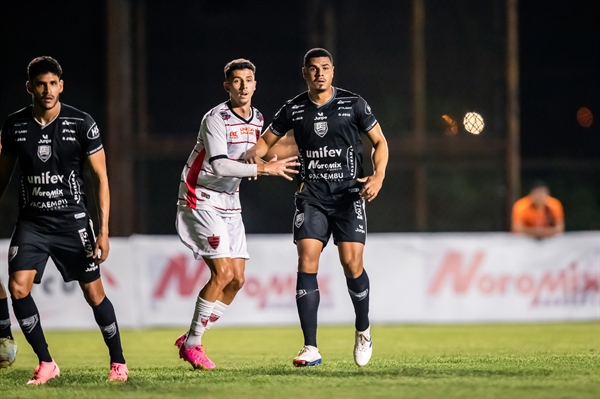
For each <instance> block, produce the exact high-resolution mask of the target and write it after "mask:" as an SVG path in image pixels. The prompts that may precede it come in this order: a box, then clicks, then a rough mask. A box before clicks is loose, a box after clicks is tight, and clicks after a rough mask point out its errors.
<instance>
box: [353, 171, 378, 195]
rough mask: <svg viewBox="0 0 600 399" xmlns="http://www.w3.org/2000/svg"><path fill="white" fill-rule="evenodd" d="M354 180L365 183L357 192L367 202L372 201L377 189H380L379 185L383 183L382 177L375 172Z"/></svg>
mask: <svg viewBox="0 0 600 399" xmlns="http://www.w3.org/2000/svg"><path fill="white" fill-rule="evenodd" d="M356 180H357V181H359V182H361V183H365V185H364V186H363V188H362V189H361V190H360V193H359V194H360V196H361V197H362V198H363V199H365V200H367V201H368V202H371V201H373V200H374V199H375V197H377V194H379V190H381V186H382V185H383V177H380V176H378V175H377V174H374V175H371V176H365V177H361V178H358V179H356Z"/></svg>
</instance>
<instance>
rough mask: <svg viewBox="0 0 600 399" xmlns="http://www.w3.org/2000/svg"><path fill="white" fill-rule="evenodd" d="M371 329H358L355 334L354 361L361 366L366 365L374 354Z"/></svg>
mask: <svg viewBox="0 0 600 399" xmlns="http://www.w3.org/2000/svg"><path fill="white" fill-rule="evenodd" d="M370 330H371V329H370V328H367V329H366V330H365V331H362V332H359V331H356V332H355V334H354V362H355V363H356V364H357V365H359V366H361V367H362V366H366V365H367V363H369V360H371V355H372V354H373V341H371V331H370Z"/></svg>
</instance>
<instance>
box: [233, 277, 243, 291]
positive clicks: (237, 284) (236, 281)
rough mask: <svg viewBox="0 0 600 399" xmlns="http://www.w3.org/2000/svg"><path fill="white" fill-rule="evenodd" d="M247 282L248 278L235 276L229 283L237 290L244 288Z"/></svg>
mask: <svg viewBox="0 0 600 399" xmlns="http://www.w3.org/2000/svg"><path fill="white" fill-rule="evenodd" d="M245 282H246V278H245V277H244V276H234V277H233V279H232V280H231V283H230V284H229V285H230V286H231V288H232V289H233V290H235V291H236V292H237V291H239V290H241V289H242V287H243V286H244V283H245Z"/></svg>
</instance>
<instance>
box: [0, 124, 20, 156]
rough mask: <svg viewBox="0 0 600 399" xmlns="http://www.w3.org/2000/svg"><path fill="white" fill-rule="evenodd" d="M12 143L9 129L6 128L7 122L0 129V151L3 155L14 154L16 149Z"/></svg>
mask: <svg viewBox="0 0 600 399" xmlns="http://www.w3.org/2000/svg"><path fill="white" fill-rule="evenodd" d="M14 144H15V143H14V140H13V135H12V134H11V130H10V129H9V128H8V126H7V123H5V124H4V126H2V130H0V152H2V153H3V154H4V155H8V156H15V155H16V151H15V148H14Z"/></svg>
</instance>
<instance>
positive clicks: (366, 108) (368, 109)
mask: <svg viewBox="0 0 600 399" xmlns="http://www.w3.org/2000/svg"><path fill="white" fill-rule="evenodd" d="M365 113H366V114H367V115H371V107H369V104H367V103H365Z"/></svg>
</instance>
